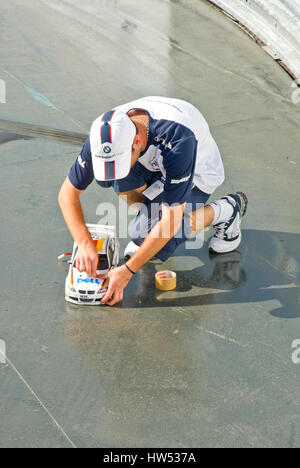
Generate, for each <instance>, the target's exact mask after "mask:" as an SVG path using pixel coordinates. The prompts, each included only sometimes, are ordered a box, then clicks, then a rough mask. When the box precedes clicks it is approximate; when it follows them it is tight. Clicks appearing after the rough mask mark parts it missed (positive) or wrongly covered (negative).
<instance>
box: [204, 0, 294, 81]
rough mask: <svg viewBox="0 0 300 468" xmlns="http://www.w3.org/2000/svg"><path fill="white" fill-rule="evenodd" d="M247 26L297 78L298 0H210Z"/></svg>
mask: <svg viewBox="0 0 300 468" xmlns="http://www.w3.org/2000/svg"><path fill="white" fill-rule="evenodd" d="M212 2H213V3H215V4H216V5H217V6H219V7H220V8H222V9H223V10H224V11H226V12H227V13H230V14H231V15H232V16H234V17H235V18H236V19H237V20H239V21H240V22H241V23H242V24H243V25H245V26H246V27H247V28H248V29H250V30H251V31H252V32H253V33H254V34H255V35H256V36H257V37H259V39H261V40H262V41H263V42H264V43H265V44H266V46H267V47H266V50H267V51H268V52H269V53H271V55H272V56H274V57H275V58H277V59H280V60H282V61H283V62H284V63H285V64H286V65H287V66H288V68H289V69H290V70H291V71H292V73H293V74H294V75H295V76H296V77H298V78H300V0H212Z"/></svg>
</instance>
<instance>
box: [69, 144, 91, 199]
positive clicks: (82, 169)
mask: <svg viewBox="0 0 300 468" xmlns="http://www.w3.org/2000/svg"><path fill="white" fill-rule="evenodd" d="M69 180H70V182H71V184H72V185H74V187H75V188H77V189H78V190H85V189H86V188H87V187H88V186H89V185H90V184H91V183H92V182H93V180H94V171H93V164H92V154H91V145H90V137H88V139H87V140H86V142H85V144H84V145H83V148H82V150H81V152H80V153H79V155H78V157H77V159H76V161H75V163H74V164H73V166H72V167H71V169H70V172H69Z"/></svg>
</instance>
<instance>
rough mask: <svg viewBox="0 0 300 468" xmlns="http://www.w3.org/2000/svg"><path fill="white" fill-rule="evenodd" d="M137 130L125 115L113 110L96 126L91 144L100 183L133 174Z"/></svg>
mask: <svg viewBox="0 0 300 468" xmlns="http://www.w3.org/2000/svg"><path fill="white" fill-rule="evenodd" d="M135 135H136V127H135V125H134V123H133V122H132V121H131V120H130V118H129V117H128V115H127V114H125V112H122V111H119V110H111V111H109V112H105V113H104V114H102V115H100V117H98V118H97V119H96V120H95V121H94V122H93V124H92V127H91V132H90V143H91V152H92V161H93V170H94V176H95V179H96V180H99V181H105V180H117V179H123V178H124V177H126V176H127V175H128V174H129V171H130V166H131V152H132V145H133V140H134V137H135Z"/></svg>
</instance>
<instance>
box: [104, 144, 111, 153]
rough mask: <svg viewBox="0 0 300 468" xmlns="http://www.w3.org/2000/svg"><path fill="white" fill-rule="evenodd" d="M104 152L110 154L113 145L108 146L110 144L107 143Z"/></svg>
mask: <svg viewBox="0 0 300 468" xmlns="http://www.w3.org/2000/svg"><path fill="white" fill-rule="evenodd" d="M103 152H104V153H105V154H109V153H110V152H111V147H110V146H108V145H105V146H104V148H103Z"/></svg>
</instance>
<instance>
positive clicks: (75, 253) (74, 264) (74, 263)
mask: <svg viewBox="0 0 300 468" xmlns="http://www.w3.org/2000/svg"><path fill="white" fill-rule="evenodd" d="M77 252H78V247H76V249H75V252H74V258H75V260H74V262H73V266H74V267H75V268H76V255H77Z"/></svg>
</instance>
